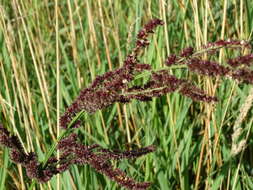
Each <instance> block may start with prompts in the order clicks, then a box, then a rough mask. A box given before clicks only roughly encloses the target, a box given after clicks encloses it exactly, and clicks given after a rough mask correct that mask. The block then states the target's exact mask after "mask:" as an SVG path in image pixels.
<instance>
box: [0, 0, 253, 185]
mask: <svg viewBox="0 0 253 190" xmlns="http://www.w3.org/2000/svg"><path fill="white" fill-rule="evenodd" d="M154 17H157V18H161V19H162V20H163V21H164V22H165V25H164V26H163V27H159V29H157V30H156V32H155V34H154V35H153V36H152V37H151V38H150V40H151V45H150V46H149V48H147V49H146V51H145V52H144V55H143V56H142V57H141V61H142V62H144V63H149V64H151V65H152V68H154V69H157V68H162V67H163V66H164V61H165V59H166V57H167V56H168V55H169V54H171V53H178V52H180V50H181V49H182V48H184V47H188V46H193V47H194V48H195V49H200V47H201V46H202V45H203V44H206V43H207V42H213V41H215V40H218V39H229V38H230V39H238V40H242V39H244V40H249V41H250V42H251V40H252V37H251V33H252V30H253V1H251V0H218V1H217V0H61V1H60V0H58V1H57V0H54V1H53V0H51V1H50V0H0V49H1V51H0V122H1V123H3V124H4V126H5V127H7V128H8V129H9V130H10V131H12V132H13V133H14V134H16V135H17V136H18V137H19V138H20V139H21V140H22V143H23V145H24V147H25V149H26V151H36V152H37V154H38V157H39V159H40V160H43V158H44V157H45V154H46V152H47V151H48V150H49V148H50V146H51V145H52V144H53V142H54V141H55V139H56V137H57V134H59V133H60V129H59V123H58V122H57V121H58V119H57V118H59V116H60V115H61V114H62V113H63V112H64V110H65V108H66V107H67V106H68V105H70V104H71V102H72V101H73V100H74V99H75V98H76V97H77V96H78V94H79V92H80V90H81V89H82V88H84V87H87V86H88V85H89V84H90V82H91V81H92V79H94V77H95V76H96V75H99V74H103V73H105V72H106V71H109V70H112V69H114V68H118V67H119V66H120V65H122V63H123V61H124V58H125V57H126V55H127V54H128V53H129V52H130V51H131V48H132V47H133V46H134V42H135V36H136V34H137V32H138V31H139V29H140V28H141V26H143V24H145V23H146V22H147V21H148V20H150V19H151V18H154ZM236 55H238V51H222V52H220V53H219V54H217V56H216V57H212V58H211V59H213V60H216V61H220V63H221V64H225V60H227V58H228V57H235V56H236ZM171 72H173V73H174V74H176V75H177V76H178V77H182V78H188V79H191V80H193V81H194V82H195V83H196V84H197V85H198V86H199V87H201V88H202V89H204V90H205V91H206V92H207V93H208V94H215V95H216V96H217V97H218V98H219V102H218V103H217V104H206V103H198V102H192V101H191V100H190V99H189V98H186V97H183V96H181V95H179V94H177V93H172V94H169V95H166V96H164V97H162V98H154V99H153V100H152V101H151V102H148V103H143V102H138V101H133V102H131V103H130V104H127V105H122V104H115V105H113V106H111V107H109V108H107V109H105V110H102V111H98V112H96V113H95V114H93V115H86V119H85V124H84V125H83V126H82V127H81V129H79V130H78V134H79V135H80V138H81V141H82V142H83V143H84V144H87V145H90V144H93V143H98V144H100V145H101V146H103V147H105V148H109V149H120V150H129V149H134V148H138V147H144V146H148V145H151V144H154V145H156V147H157V151H156V152H154V153H151V154H149V155H147V156H143V157H141V158H138V159H135V160H124V161H122V162H119V163H113V164H114V165H115V166H117V167H119V168H121V169H122V170H124V171H125V172H126V173H127V174H128V175H129V176H131V177H133V178H135V179H136V180H137V181H140V182H141V181H150V182H152V186H151V188H150V189H161V190H167V189H182V190H189V189H213V190H216V189H217V190H218V189H238V190H239V189H253V181H252V179H253V170H252V167H253V148H252V129H251V126H252V121H253V117H252V116H253V113H252V110H251V109H250V110H249V111H248V114H247V116H246V117H245V119H244V121H243V122H242V123H241V127H242V128H243V135H242V137H241V138H243V139H246V140H247V146H246V149H245V150H244V151H242V152H241V153H240V154H239V155H237V156H234V157H231V156H230V151H231V144H232V137H231V136H232V134H233V124H234V122H235V120H236V119H237V117H238V115H239V114H240V110H242V106H243V104H244V102H245V98H246V97H247V96H248V95H249V91H250V89H251V88H252V85H246V84H238V83H236V82H235V81H233V80H230V79H225V78H221V79H218V78H208V77H203V76H197V75H194V74H191V73H188V71H187V70H185V69H181V70H172V71H171ZM0 165H1V168H0V189H28V187H29V185H30V184H31V180H30V179H28V178H27V176H26V174H25V170H24V169H23V168H22V167H21V166H19V165H16V164H14V163H12V162H11V161H10V159H9V156H8V149H6V148H3V147H1V149H0ZM36 189H68V190H69V189H87V190H93V189H96V190H97V189H101V190H102V189H105V190H112V189H123V188H120V187H119V186H118V185H117V184H116V183H115V182H112V181H110V180H109V179H108V178H107V177H104V176H103V175H101V174H99V173H97V172H96V171H95V170H94V169H93V168H90V167H89V166H87V165H84V166H72V167H71V169H70V170H69V171H66V172H64V173H63V174H61V175H58V176H55V177H53V178H52V180H51V181H49V182H48V183H46V184H37V185H36Z"/></svg>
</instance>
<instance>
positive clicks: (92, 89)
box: [60, 19, 163, 129]
mask: <svg viewBox="0 0 253 190" xmlns="http://www.w3.org/2000/svg"><path fill="white" fill-rule="evenodd" d="M159 25H163V21H162V20H160V19H152V20H151V21H150V22H148V23H147V24H146V25H145V26H144V28H143V29H141V30H140V31H139V33H138V35H137V41H136V46H135V48H134V49H133V51H132V52H131V53H130V54H129V55H128V56H127V57H126V59H125V61H124V64H123V66H122V67H120V68H119V69H116V70H114V71H109V72H106V73H105V74H103V75H101V76H97V77H96V78H95V80H94V81H93V82H92V84H91V85H90V86H89V87H88V88H85V89H84V90H82V91H81V92H80V95H79V96H78V97H77V99H76V100H75V101H74V102H73V103H72V104H71V105H70V106H69V107H68V108H67V109H66V111H65V113H64V114H63V115H62V116H61V118H60V125H61V127H63V128H65V129H66V128H67V126H68V124H69V123H70V121H71V120H72V119H73V117H74V116H75V115H76V114H77V113H78V112H80V111H81V110H85V111H87V112H89V113H94V112H96V111H97V110H101V109H103V108H106V107H108V106H110V105H112V104H114V103H115V102H121V103H126V102H129V101H130V100H131V97H130V96H125V95H123V94H122V91H124V90H125V89H127V88H128V84H129V83H130V82H131V81H132V80H133V79H134V76H135V75H136V74H137V73H139V72H142V71H144V70H150V69H151V67H150V65H148V64H142V63H139V61H138V58H137V56H138V55H139V53H140V50H141V49H143V48H145V47H146V46H148V44H149V42H148V39H147V37H148V35H149V34H150V33H153V32H154V29H155V28H156V27H157V26H159ZM79 125H80V121H77V122H76V123H74V125H73V127H78V126H79Z"/></svg>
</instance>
